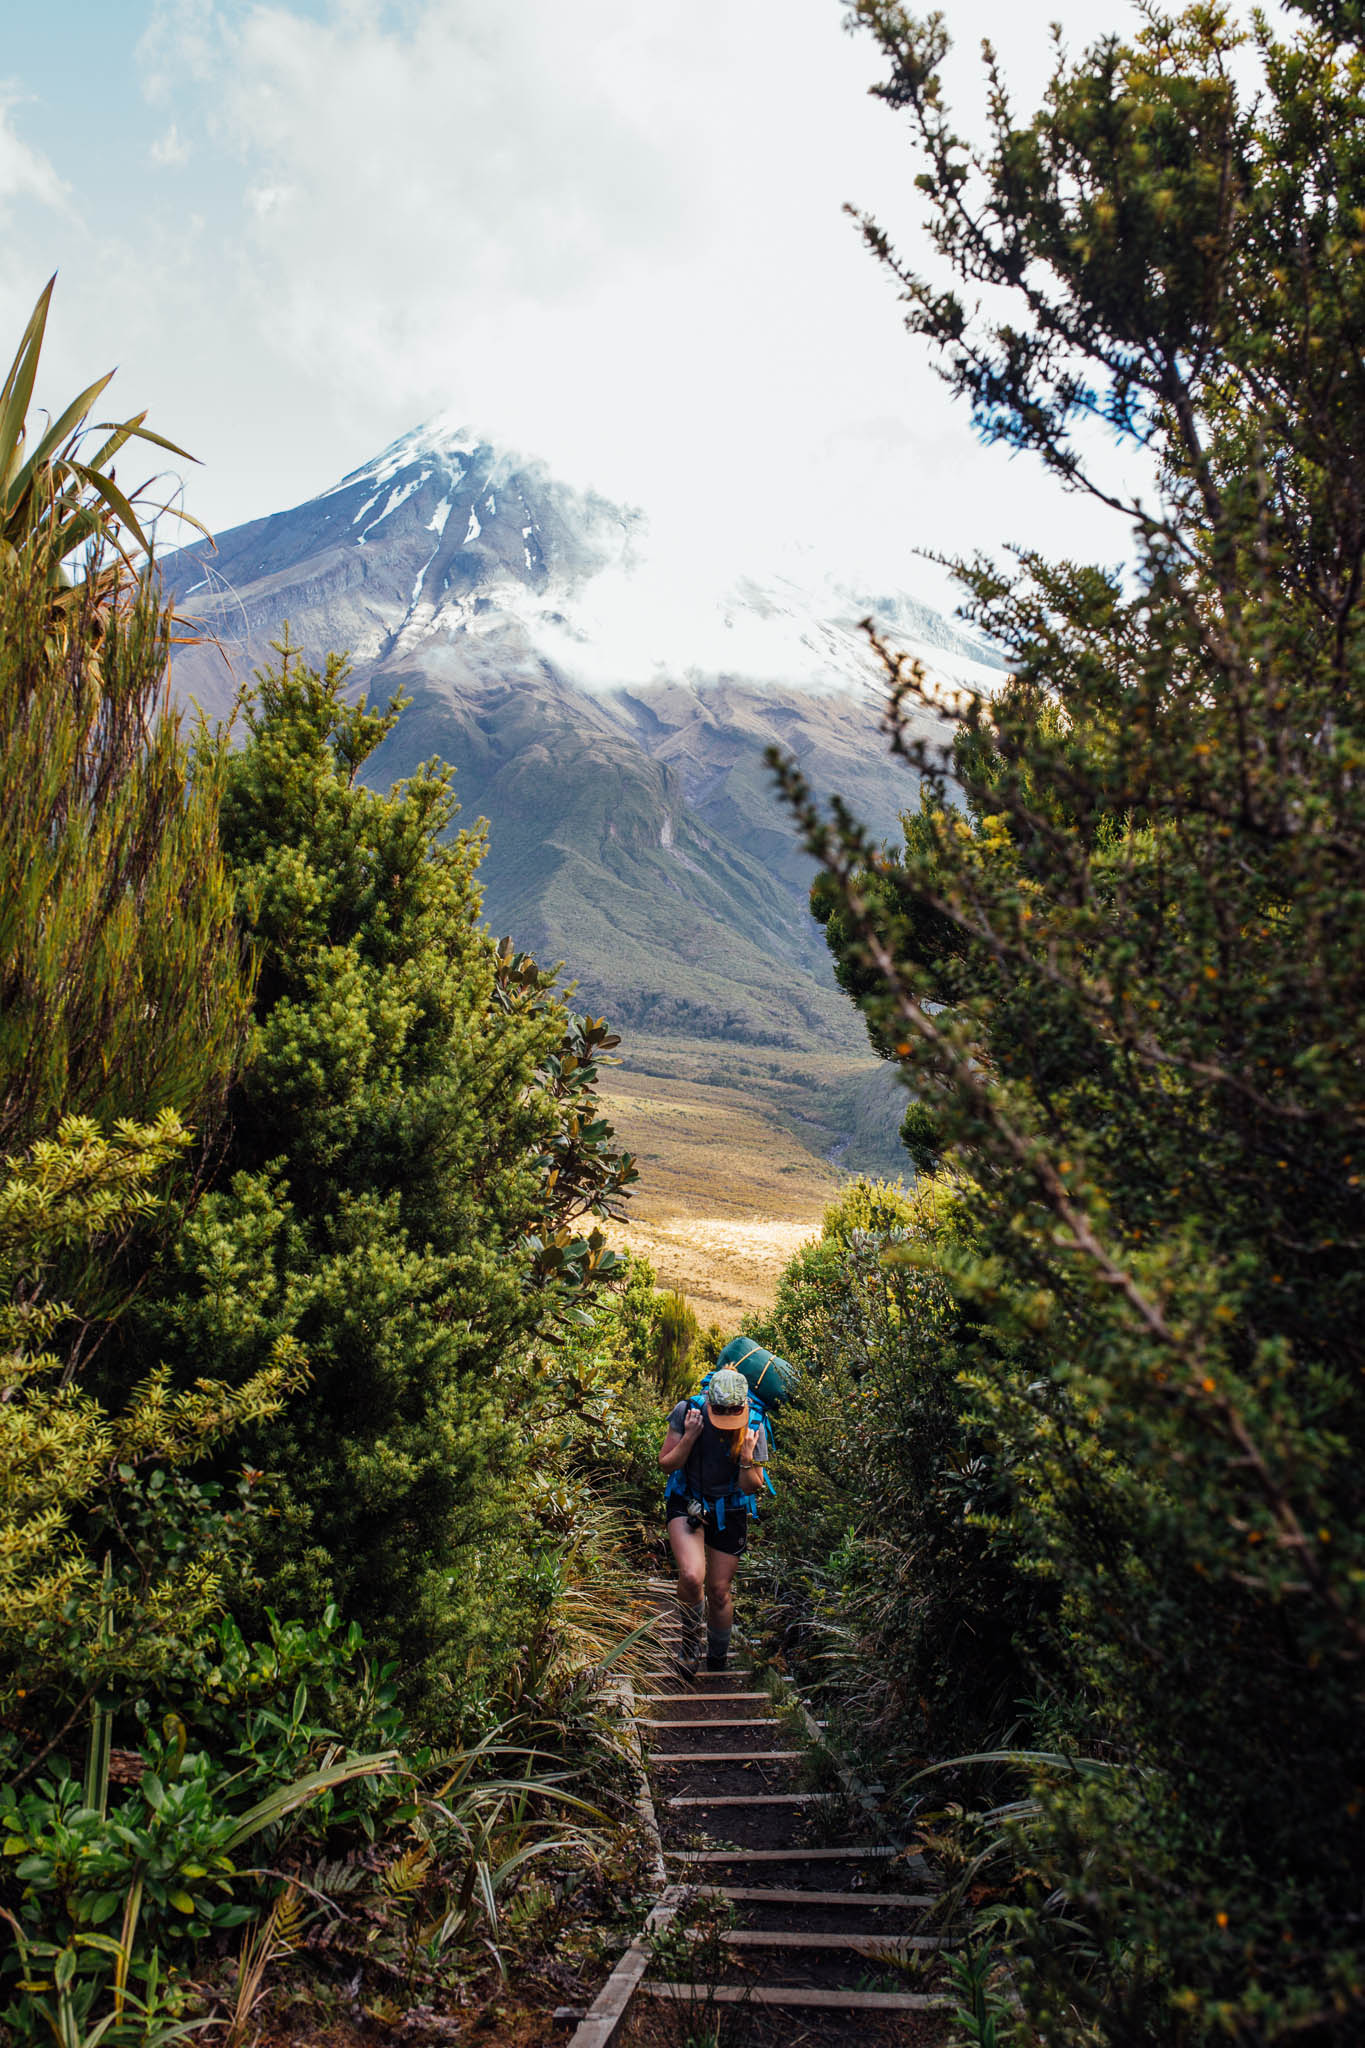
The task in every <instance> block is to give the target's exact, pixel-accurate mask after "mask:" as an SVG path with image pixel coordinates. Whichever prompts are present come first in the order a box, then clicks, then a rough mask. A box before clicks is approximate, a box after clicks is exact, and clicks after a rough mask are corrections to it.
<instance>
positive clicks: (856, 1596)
mask: <svg viewBox="0 0 1365 2048" xmlns="http://www.w3.org/2000/svg"><path fill="white" fill-rule="evenodd" d="M956 1210H957V1205H956V1201H955V1198H954V1197H953V1195H952V1192H951V1191H950V1190H948V1189H946V1188H943V1187H935V1186H928V1185H922V1186H921V1187H920V1188H918V1189H916V1190H914V1191H913V1192H911V1193H907V1192H906V1191H905V1190H904V1188H901V1187H898V1186H895V1185H892V1184H887V1183H877V1182H870V1181H867V1180H858V1181H854V1182H852V1183H851V1184H850V1185H849V1186H848V1187H847V1188H846V1189H845V1190H844V1191H843V1193H842V1194H841V1195H840V1196H839V1197H838V1198H837V1199H836V1200H835V1201H834V1202H832V1203H831V1204H830V1206H829V1207H828V1209H827V1210H826V1212H825V1217H824V1222H823V1227H822V1230H821V1234H820V1236H819V1237H818V1238H816V1239H813V1240H812V1241H811V1242H810V1243H809V1244H806V1245H804V1246H803V1247H802V1248H801V1250H800V1251H798V1252H797V1253H796V1255H795V1256H794V1257H793V1258H792V1260H791V1261H790V1262H789V1264H788V1265H787V1267H786V1269H785V1271H784V1272H783V1274H782V1276H781V1278H780V1280H779V1282H778V1288H777V1297H776V1301H775V1304H774V1308H773V1311H772V1314H771V1315H770V1316H768V1317H765V1318H762V1319H753V1320H751V1321H750V1322H749V1323H748V1324H747V1325H746V1328H747V1330H748V1333H749V1334H750V1335H752V1336H753V1337H755V1338H756V1339H757V1341H758V1342H759V1343H761V1344H763V1345H765V1346H767V1347H768V1348H769V1349H771V1350H774V1351H776V1352H778V1353H779V1354H780V1355H781V1356H782V1357H784V1358H787V1359H790V1360H791V1362H792V1363H793V1364H794V1365H797V1366H799V1367H800V1368H801V1373H800V1378H799V1380H798V1383H797V1393H796V1397H795V1399H794V1400H790V1401H787V1402H784V1404H783V1407H782V1413H781V1417H780V1419H779V1422H778V1426H777V1453H778V1462H777V1466H776V1470H777V1473H778V1486H777V1491H776V1496H775V1498H774V1499H773V1500H771V1501H767V1502H765V1503H764V1505H763V1533H764V1542H763V1545H762V1547H761V1549H760V1551H759V1553H758V1560H757V1562H758V1564H759V1566H760V1568H761V1569H763V1570H764V1572H765V1575H766V1577H767V1580H768V1583H769V1588H770V1600H769V1607H770V1614H771V1616H772V1623H773V1626H774V1627H775V1628H776V1630H777V1632H778V1635H779V1639H780V1642H781V1647H782V1652H783V1655H784V1657H785V1658H786V1660H787V1661H788V1663H789V1664H791V1665H793V1666H794V1667H795V1668H798V1669H799V1670H800V1671H801V1674H802V1680H803V1684H805V1685H807V1686H809V1687H810V1688H811V1689H812V1690H814V1691H815V1692H816V1693H817V1694H818V1695H819V1697H820V1698H821V1700H822V1703H823V1705H824V1706H825V1707H826V1709H827V1710H828V1713H829V1717H830V1718H831V1720H832V1721H833V1723H834V1724H835V1726H836V1727H837V1729H838V1731H839V1733H840V1736H841V1739H842V1740H844V1741H845V1742H846V1743H848V1745H849V1746H850V1747H851V1748H852V1749H853V1750H854V1751H855V1752H856V1753H857V1754H859V1755H860V1756H861V1757H862V1758H863V1760H864V1761H865V1763H866V1764H867V1765H868V1766H869V1769H870V1771H873V1772H875V1775H876V1776H877V1777H878V1778H879V1779H880V1780H881V1781H882V1782H883V1783H885V1784H886V1785H887V1786H888V1789H889V1791H890V1793H891V1794H892V1796H894V1797H896V1798H899V1799H900V1800H902V1801H903V1802H904V1804H905V1810H906V1816H907V1819H908V1817H909V1814H910V1812H912V1811H913V1809H914V1808H915V1806H917V1805H918V1804H919V1803H921V1800H922V1787H920V1786H919V1785H918V1784H917V1783H916V1782H915V1779H916V1773H917V1772H918V1771H919V1769H920V1768H921V1767H922V1766H923V1765H924V1764H925V1763H926V1762H927V1761H928V1760H929V1759H931V1758H934V1759H938V1758H942V1757H945V1756H948V1755H951V1754H952V1753H953V1751H955V1750H966V1749H975V1748H977V1747H979V1746H980V1745H981V1744H982V1743H984V1742H989V1741H995V1740H996V1739H998V1737H999V1735H1000V1732H1001V1730H1002V1728H1004V1727H1007V1726H1008V1725H1009V1723H1010V1722H1011V1721H1012V1720H1013V1719H1015V1717H1016V1715H1017V1713H1018V1710H1019V1703H1020V1701H1021V1700H1023V1699H1024V1698H1025V1697H1026V1696H1027V1695H1029V1694H1030V1693H1031V1692H1033V1691H1035V1690H1036V1689H1037V1687H1038V1685H1039V1683H1040V1673H1039V1671H1038V1669H1037V1668H1035V1667H1034V1665H1033V1663H1032V1661H1031V1660H1032V1659H1033V1657H1034V1656H1035V1655H1036V1654H1037V1653H1039V1652H1040V1651H1041V1650H1042V1647H1043V1630H1042V1629H1041V1627H1040V1626H1039V1625H1038V1621H1037V1617H1036V1613H1035V1610H1036V1609H1037V1608H1038V1607H1039V1605H1040V1604H1045V1603H1046V1601H1047V1597H1048V1596H1047V1593H1046V1589H1045V1588H1043V1587H1041V1586H1039V1585H1035V1584H1032V1583H1030V1582H1029V1581H1028V1579H1027V1578H1026V1577H1024V1576H1023V1575H1021V1574H1020V1573H1019V1572H1018V1570H1017V1568H1016V1560H1015V1556H1014V1553H1013V1548H1012V1544H1011V1543H1010V1541H1009V1538H1008V1533H1007V1531H1005V1530H1004V1522H1005V1520H1006V1518H1007V1517H1008V1513H1009V1510H1010V1505H1011V1501H1012V1495H1013V1475H1012V1473H1011V1470H1010V1466H1009V1459H1008V1453H1007V1450H1006V1449H1005V1447H1004V1446H1003V1445H1002V1444H1001V1442H1000V1440H999V1438H998V1437H997V1436H996V1435H995V1434H994V1433H993V1432H992V1431H990V1430H989V1429H986V1428H983V1427H982V1426H981V1425H980V1423H979V1421H978V1420H977V1418H976V1416H975V1414H974V1412H973V1404H972V1401H971V1399H970V1397H969V1395H968V1392H967V1390H966V1388H965V1387H964V1385H963V1384H962V1374H963V1371H964V1367H965V1364H966V1362H967V1360H968V1359H969V1358H970V1356H971V1354H972V1348H973V1345H974V1344H975V1343H980V1342H982V1341H990V1340H989V1339H987V1338H985V1335H984V1333H983V1332H982V1331H981V1330H980V1328H979V1326H978V1325H977V1322H976V1319H975V1318H974V1317H973V1316H972V1315H971V1313H970V1311H969V1310H968V1309H967V1308H966V1307H965V1306H964V1304H963V1303H962V1302H961V1301H960V1300H959V1299H958V1298H957V1297H956V1296H955V1294H954V1291H953V1289H952V1287H951V1285H950V1284H949V1282H948V1281H947V1279H946V1278H945V1277H944V1275H943V1273H942V1271H941V1270H939V1269H940V1264H941V1261H942V1258H943V1254H944V1251H945V1248H951V1247H952V1246H953V1245H954V1243H955V1241H956V1233H957V1231H958V1230H959V1228H960V1224H959V1220H958V1216H957V1213H956Z"/></svg>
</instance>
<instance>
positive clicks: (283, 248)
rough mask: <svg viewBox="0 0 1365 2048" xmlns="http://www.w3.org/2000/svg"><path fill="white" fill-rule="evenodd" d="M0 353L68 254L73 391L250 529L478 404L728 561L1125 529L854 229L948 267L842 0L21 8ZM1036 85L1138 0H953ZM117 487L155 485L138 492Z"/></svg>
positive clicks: (1046, 540)
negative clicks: (147, 433)
mask: <svg viewBox="0 0 1365 2048" xmlns="http://www.w3.org/2000/svg"><path fill="white" fill-rule="evenodd" d="M0 11H3V14H4V17H5V33H4V37H3V41H2V42H0V354H4V355H6V356H7V354H8V349H9V344H8V343H7V342H4V341H3V337H4V336H13V337H14V341H15V342H17V339H18V335H19V333H20V331H21V329H22V326H23V323H24V321H25V319H26V318H27V315H28V312H29V310H30V309H31V306H32V303H33V301H34V299H35V297H36V295H37V293H38V291H39V289H40V287H41V286H42V284H43V283H44V282H45V281H46V279H47V277H48V276H49V275H50V274H51V272H52V271H53V270H56V271H57V272H58V282H57V292H56V297H55V300H54V308H53V315H52V320H51V324H50V328H49V343H48V347H47V350H46V353H45V367H44V384H43V387H42V389H43V393H44V394H45V395H46V396H47V398H48V400H49V402H65V400H66V399H68V398H69V397H70V396H71V395H73V393H74V392H75V391H76V390H77V389H79V388H81V387H82V386H83V385H84V384H85V383H87V382H89V381H90V379H91V378H92V377H93V376H95V375H96V374H98V373H99V372H101V371H103V370H105V369H108V368H110V367H111V366H112V365H114V364H117V365H118V366H119V370H118V376H117V378H116V380H115V383H114V385H113V387H112V389H111V392H110V393H109V396H108V399H107V400H106V403H107V404H108V405H109V406H110V407H111V409H112V410H113V411H114V412H116V413H117V414H119V415H120V416H121V415H122V414H123V413H126V412H131V411H134V410H138V409H140V408H141V407H142V406H144V405H146V406H149V407H150V408H151V419H150V422H149V423H150V424H151V425H153V426H155V427H157V428H158V429H159V430H160V431H161V432H163V433H165V434H167V435H169V436H170V437H171V438H172V439H174V440H176V441H178V442H180V443H181V444H182V445H183V446H184V447H186V448H187V449H189V450H190V451H191V452H192V453H193V454H194V455H195V456H196V457H197V458H198V459H199V462H200V464H201V465H202V466H201V467H198V468H195V469H192V470H189V471H187V472H186V502H187V504H188V505H189V507H190V509H191V510H193V511H194V512H195V513H197V514H198V516H199V517H201V518H202V519H204V520H205V521H206V522H207V523H208V524H209V525H210V526H211V527H213V528H215V529H217V530H219V531H222V530H225V529H226V528H227V527H229V526H232V525H235V524H237V523H239V522H241V521H243V520H246V519H250V518H254V517H258V516H260V515H263V514H265V513H268V512H271V511H274V510H277V509H280V508H282V507H284V506H288V505H293V504H296V503H298V502H300V501H301V500H303V499H305V498H307V497H310V496H312V495H313V494H314V493H315V492H317V491H319V490H321V489H325V488H326V487H327V486H328V485H330V484H331V483H333V482H335V481H336V480H337V479H338V478H339V477H340V476H342V475H343V474H344V473H345V472H347V471H348V470H351V469H353V468H355V467H357V466H359V465H360V464H361V463H363V462H364V461H366V460H367V459H368V458H369V457H370V456H372V455H373V454H375V453H377V452H378V451H379V449H381V448H382V447H383V446H385V445H386V444H387V443H388V442H389V441H391V440H393V439H394V438H396V436H398V435H399V434H401V433H403V432H405V431H406V430H408V429H409V428H411V427H413V426H415V425H416V424H418V423H419V422H420V421H422V420H424V419H426V418H429V417H431V416H433V415H435V414H442V413H451V412H454V413H456V414H458V415H460V416H461V417H463V418H464V419H466V420H467V421H468V422H469V423H471V424H472V425H473V426H475V427H476V428H478V429H479V430H480V432H481V433H483V434H484V435H485V436H487V437H488V438H490V439H492V440H494V441H496V442H498V443H500V444H502V445H504V446H506V447H508V448H510V449H514V450H516V451H518V452H520V453H522V454H527V455H531V456H538V457H540V458H542V459H544V460H545V461H546V462H547V463H548V464H549V465H550V467H551V468H552V469H553V470H554V471H555V472H556V473H557V474H558V475H560V476H561V477H563V478H564V479H565V480H566V481H568V482H570V483H573V484H575V485H578V486H580V487H591V488H595V489H597V490H600V491H601V492H603V493H604V494H605V495H606V496H608V497H611V498H614V499H617V500H622V501H625V502H628V503H631V504H635V505H639V506H641V507H642V508H643V509H644V510H645V511H646V512H647V514H648V515H649V517H650V520H651V523H652V525H653V526H654V528H655V531H656V534H657V535H658V536H659V539H660V545H661V546H664V547H665V548H672V549H675V550H676V554H677V559H678V561H679V563H681V562H682V561H683V560H684V558H685V557H689V556H690V558H691V559H696V558H698V557H700V556H708V557H709V558H712V559H713V560H714V563H715V565H716V566H717V567H718V568H719V569H729V568H734V569H736V570H741V569H752V570H761V569H763V568H764V567H765V566H766V565H767V564H768V563H769V562H771V561H775V560H778V559H780V558H782V557H783V556H784V554H785V555H788V556H791V557H793V558H800V559H805V560H807V561H809V562H810V563H812V564H814V565H818V566H819V568H820V569H821V570H823V571H827V572H829V573H832V574H835V575H837V576H840V577H843V578H845V579H848V580H850V581H855V582H856V581H860V582H861V584H862V585H863V587H871V586H873V585H874V584H875V585H878V586H880V585H883V584H888V583H896V584H899V585H900V587H902V588H905V589H908V590H911V591H913V592H916V593H920V594H923V595H925V596H927V597H930V598H931V599H932V600H934V601H942V600H943V597H944V596H945V594H946V593H947V591H948V588H949V586H948V583H947V581H946V578H945V577H943V575H942V574H941V573H940V572H938V571H937V570H935V569H933V568H931V567H930V566H929V565H928V564H927V563H925V562H924V561H923V560H922V559H920V553H921V552H922V551H930V552H945V553H949V554H952V553H957V552H967V551H972V550H975V549H976V548H979V547H980V548H985V549H987V550H998V549H1000V548H1001V547H1003V546H1005V545H1007V544H1009V543H1010V542H1025V543H1028V544H1030V545H1036V544H1039V543H1042V544H1043V545H1044V546H1046V547H1048V548H1049V549H1050V550H1051V551H1053V552H1056V553H1059V554H1060V553H1085V554H1087V555H1090V556H1092V557H1098V558H1099V559H1103V560H1117V559H1118V558H1119V557H1120V555H1121V554H1122V551H1123V545H1124V535H1123V532H1122V529H1121V528H1120V527H1118V526H1117V525H1106V524H1105V523H1104V522H1103V521H1099V522H1097V519H1096V515H1095V512H1094V510H1093V508H1092V507H1091V506H1090V505H1089V504H1087V503H1086V502H1084V501H1082V500H1078V499H1076V498H1068V497H1065V496H1063V495H1062V494H1061V492H1060V491H1059V490H1058V488H1057V487H1056V486H1055V485H1053V484H1052V483H1051V482H1050V481H1049V480H1048V479H1047V478H1046V477H1045V476H1044V475H1043V474H1042V473H1041V471H1040V470H1039V468H1038V466H1037V464H1036V462H1034V461H1032V460H1031V459H1029V458H1012V457H1011V456H1009V455H1008V454H1007V453H1006V452H1005V451H1003V450H1000V449H986V448H983V447H981V446H980V445H978V443H977V442H976V440H975V439H974V437H973V434H972V431H971V427H970V424H969V421H968V418H967V416H966V413H965V410H964V409H963V408H962V407H961V406H960V405H959V404H958V403H957V402H955V401H953V400H952V399H951V397H950V394H949V392H948V391H947V388H946V386H945V385H944V384H943V383H942V382H941V380H940V379H939V378H938V377H937V376H936V375H935V374H934V371H933V368H932V364H931V361H930V358H929V355H928V353H927V350H926V345H925V344H924V343H923V342H920V341H918V340H916V339H914V338H912V337H910V336H908V335H907V334H906V333H905V331H904V328H903V325H902V317H901V313H900V310H899V308H898V307H897V304H896V299H895V292H894V288H893V286H892V284H891V282H890V280H889V279H888V278H887V276H886V275H885V274H884V273H883V272H881V271H880V270H879V268H878V266H877V265H876V264H875V263H874V261H873V260H872V258H871V257H870V256H869V255H868V254H867V253H866V252H865V250H864V249H863V247H862V245H861V242H860V240H859V237H858V234H857V231H856V229H855V227H854V225H853V223H852V222H851V221H850V220H849V219H848V218H847V217H846V216H845V215H844V213H843V206H844V203H845V202H846V201H847V202H852V203H853V204H855V205H857V206H859V207H866V208H869V209H870V210H872V211H873V212H875V213H877V214H878V215H879V216H880V217H881V218H882V220H883V221H884V222H885V224H886V225H887V226H888V227H889V228H890V229H891V230H892V232H893V234H894V236H895V238H896V239H897V241H898V243H899V244H900V245H901V247H902V249H903V251H904V252H905V253H906V254H907V255H909V256H911V257H912V258H913V259H916V260H918V259H920V258H922V257H924V256H925V254H926V240H925V236H924V232H923V227H922V222H921V205H922V202H921V200H920V198H919V195H918V194H917V193H916V192H915V190H914V184H913V180H914V175H915V171H916V169H917V164H916V160H915V157H914V153H913V150H912V148H911V146H910V139H909V134H908V130H907V129H906V127H905V125H904V122H903V119H902V117H899V116H897V115H895V114H894V113H892V112H891V111H890V110H888V109H887V108H885V107H884V106H883V105H882V104H881V103H880V102H879V101H877V100H874V99H871V98H869V97H868V88H869V86H870V85H871V84H872V83H873V82H874V81H875V79H876V78H877V77H878V75H879V63H880V60H879V55H878V52H877V50H876V48H875V46H874V45H873V43H872V42H871V40H870V38H868V37H867V36H866V35H858V36H850V35H848V34H847V33H845V31H844V27H843V12H844V10H843V8H842V6H841V4H840V0H491V4H490V0H293V4H289V5H284V4H276V5H266V4H263V5H253V4H246V0H223V4H215V0H119V4H118V5H117V6H111V5H110V4H109V0H64V4H63V5H61V6H60V7H41V8H40V7H34V6H31V5H21V4H20V0H0ZM947 11H948V14H949V21H950V26H951V29H952V32H953V35H954V38H955V41H956V44H957V48H956V49H955V52H954V55H953V57H952V59H951V60H950V67H949V78H950V86H951V89H952V92H953V96H954V98H955V100H956V102H957V103H958V104H959V105H960V107H961V109H962V118H963V125H964V126H965V127H966V128H967V129H968V132H973V131H974V130H976V129H979V127H980V125H981V115H982V107H983V103H984V95H983V91H982V86H981V78H980V62H979V54H978V53H979V48H980V43H981V39H982V38H983V36H989V37H990V38H991V39H992V41H993V42H994V43H995V44H996V45H997V47H998V48H999V50H1000V52H1001V54H1002V56H1003V58H1004V60H1005V65H1006V71H1007V75H1008V76H1009V77H1010V78H1011V80H1012V81H1013V82H1014V86H1015V91H1016V95H1017V98H1018V101H1019V103H1020V105H1021V107H1022V108H1023V109H1024V110H1025V111H1027V110H1029V109H1031V107H1032V105H1033V103H1034V98H1035V96H1036V94H1037V93H1038V91H1039V90H1040V88H1041V85H1042V83H1043V81H1044V79H1045V76H1046V73H1047V70H1048V68H1049V66H1050V57H1051V52H1050V46H1049V42H1048V33H1047V31H1048V24H1049V23H1050V22H1051V21H1052V20H1053V19H1059V20H1060V21H1061V23H1062V25H1063V28H1064V31H1065V32H1066V34H1067V36H1068V39H1069V40H1070V41H1071V42H1072V43H1073V45H1075V46H1076V47H1080V46H1081V45H1082V44H1083V43H1084V42H1085V41H1087V40H1088V39H1090V38H1091V37H1093V36H1094V34H1095V33H1096V31H1097V30H1098V29H1099V28H1100V27H1102V26H1105V25H1109V24H1112V25H1114V26H1118V27H1124V26H1126V25H1127V24H1128V22H1129V21H1130V20H1131V19H1132V15H1131V12H1130V10H1129V9H1128V8H1127V7H1126V6H1125V5H1124V4H1123V0H1107V4H1106V6H1105V8H1104V11H1103V13H1102V12H1101V9H1100V7H1099V6H1098V5H1097V4H1096V0H1086V4H1084V5H1079V4H1076V0H956V4H950V5H949V7H948V10H947ZM121 480H122V478H121Z"/></svg>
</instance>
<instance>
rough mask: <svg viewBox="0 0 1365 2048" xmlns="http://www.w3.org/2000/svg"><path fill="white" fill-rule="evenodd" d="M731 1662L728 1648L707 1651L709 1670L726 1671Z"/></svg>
mask: <svg viewBox="0 0 1365 2048" xmlns="http://www.w3.org/2000/svg"><path fill="white" fill-rule="evenodd" d="M729 1662H730V1653H729V1651H728V1650H708V1651H707V1653H706V1668H707V1670H708V1671H724V1669H725V1667H726V1665H727V1664H728V1663H729Z"/></svg>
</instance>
